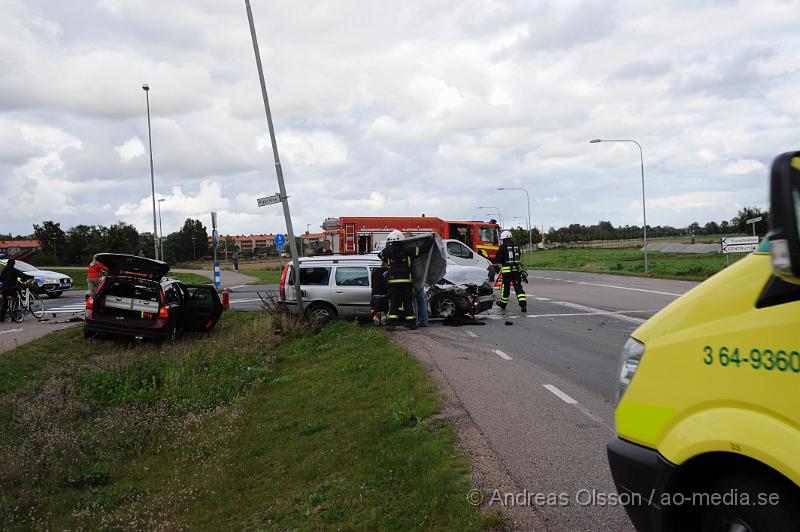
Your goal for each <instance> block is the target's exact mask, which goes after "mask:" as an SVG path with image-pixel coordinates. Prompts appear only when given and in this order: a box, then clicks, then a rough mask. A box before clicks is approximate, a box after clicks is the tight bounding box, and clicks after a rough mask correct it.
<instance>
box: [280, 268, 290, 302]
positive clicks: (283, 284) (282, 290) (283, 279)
mask: <svg viewBox="0 0 800 532" xmlns="http://www.w3.org/2000/svg"><path fill="white" fill-rule="evenodd" d="M288 273H289V265H288V264H287V265H286V266H284V267H283V273H282V274H281V284H280V286H279V287H278V292H279V293H280V295H281V300H286V276H287V274H288Z"/></svg>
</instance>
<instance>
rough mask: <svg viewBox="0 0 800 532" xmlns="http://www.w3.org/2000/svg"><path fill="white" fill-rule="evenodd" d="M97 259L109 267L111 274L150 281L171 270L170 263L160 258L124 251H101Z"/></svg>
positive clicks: (158, 278)
mask: <svg viewBox="0 0 800 532" xmlns="http://www.w3.org/2000/svg"><path fill="white" fill-rule="evenodd" d="M97 260H98V262H100V264H102V265H103V266H105V267H106V268H108V270H109V272H108V273H109V275H112V276H117V275H129V276H131V277H139V278H142V279H148V280H150V281H160V280H161V278H162V277H164V276H165V275H166V274H167V272H168V271H169V264H167V263H166V262H161V261H160V260H153V259H148V258H146V257H137V256H136V255H125V254H122V253H100V254H98V255H97Z"/></svg>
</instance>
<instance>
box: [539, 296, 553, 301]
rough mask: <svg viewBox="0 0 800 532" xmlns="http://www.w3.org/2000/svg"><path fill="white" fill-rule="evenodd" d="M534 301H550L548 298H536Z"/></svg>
mask: <svg viewBox="0 0 800 532" xmlns="http://www.w3.org/2000/svg"><path fill="white" fill-rule="evenodd" d="M536 301H550V298H549V297H537V298H536Z"/></svg>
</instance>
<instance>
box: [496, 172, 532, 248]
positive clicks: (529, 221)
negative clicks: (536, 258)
mask: <svg viewBox="0 0 800 532" xmlns="http://www.w3.org/2000/svg"><path fill="white" fill-rule="evenodd" d="M497 190H521V191H523V192H524V193H525V197H527V198H528V245H529V246H530V248H531V252H533V232H532V230H531V227H532V226H531V195H530V194H528V189H526V188H522V187H499V188H498V189H497Z"/></svg>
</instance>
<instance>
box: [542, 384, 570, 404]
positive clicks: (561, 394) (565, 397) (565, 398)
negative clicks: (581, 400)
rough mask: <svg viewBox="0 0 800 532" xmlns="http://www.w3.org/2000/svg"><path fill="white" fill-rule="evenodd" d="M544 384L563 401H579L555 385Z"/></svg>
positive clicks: (568, 402)
mask: <svg viewBox="0 0 800 532" xmlns="http://www.w3.org/2000/svg"><path fill="white" fill-rule="evenodd" d="M542 386H544V387H545V388H547V389H548V390H549V391H550V393H552V394H553V395H555V396H556V397H558V398H559V399H561V400H562V401H564V402H565V403H567V404H569V405H574V404H576V403H577V402H578V401H576V400H575V399H573V398H572V397H570V396H569V395H567V394H565V393H564V392H562V391H561V390H559V389H558V388H556V387H555V386H553V385H552V384H543V385H542Z"/></svg>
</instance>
